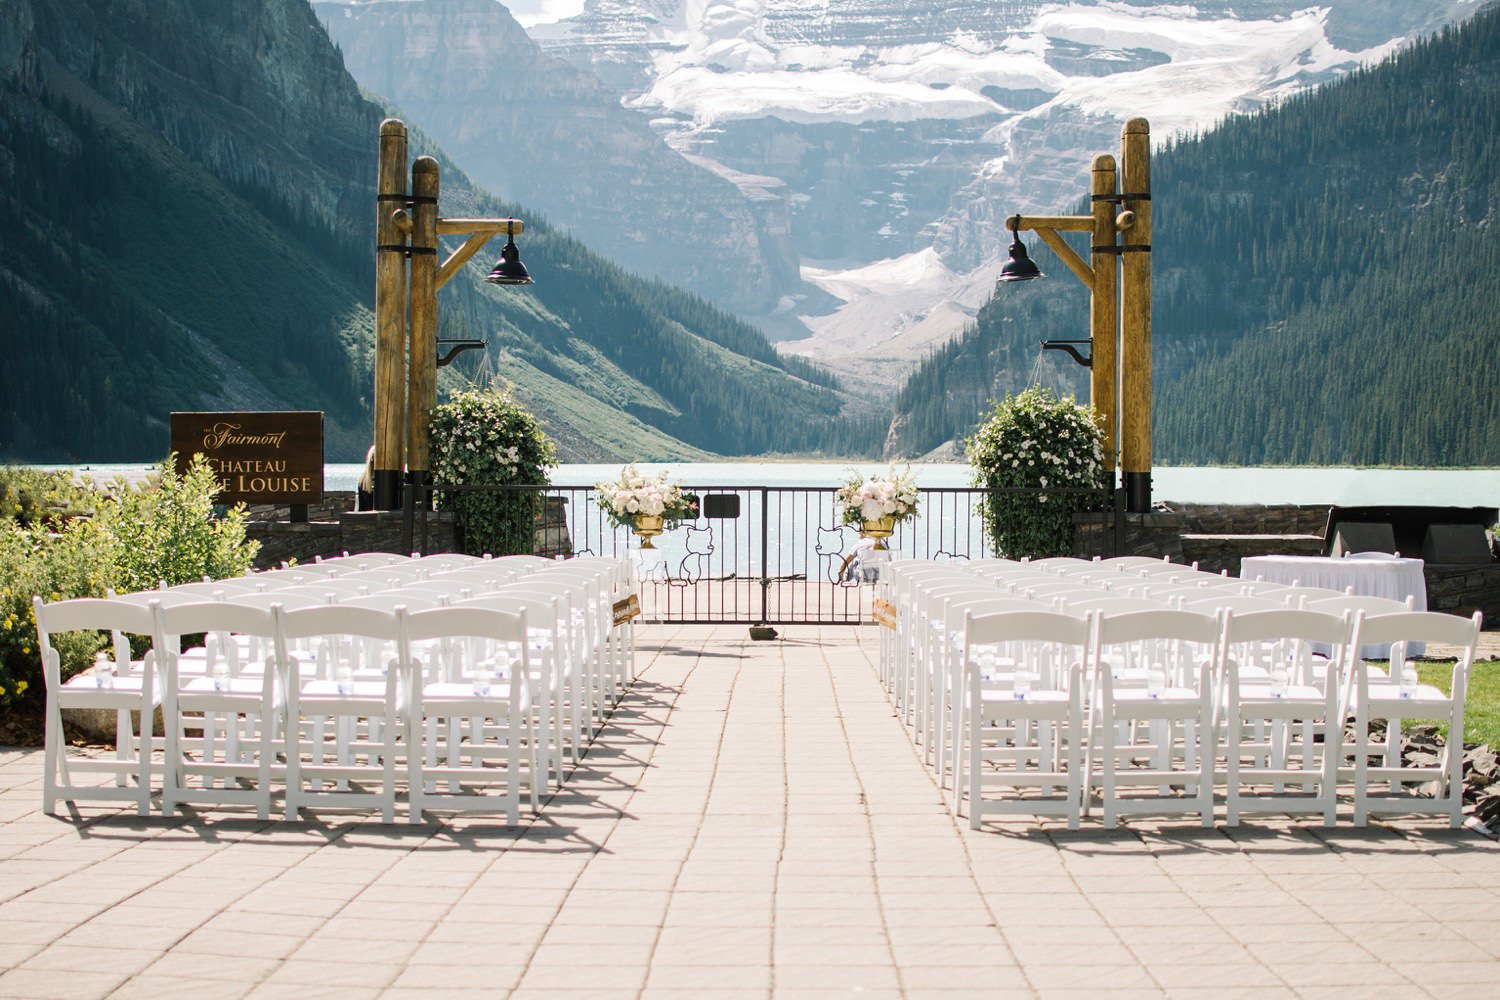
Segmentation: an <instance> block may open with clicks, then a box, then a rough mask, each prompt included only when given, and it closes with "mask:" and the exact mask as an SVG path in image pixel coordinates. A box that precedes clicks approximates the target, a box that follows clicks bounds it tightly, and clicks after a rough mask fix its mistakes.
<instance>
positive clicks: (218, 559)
mask: <svg viewBox="0 0 1500 1000" xmlns="http://www.w3.org/2000/svg"><path fill="white" fill-rule="evenodd" d="M217 489H218V480H217V479H216V478H215V476H214V471H213V469H212V468H211V467H210V466H209V464H208V462H207V461H206V460H205V459H204V458H203V456H201V455H197V456H194V458H193V462H192V464H191V465H190V466H189V467H188V469H187V471H186V472H184V473H182V474H181V475H178V474H177V472H176V471H175V470H174V469H173V466H172V462H171V460H170V459H168V460H167V461H165V462H163V463H161V465H160V466H159V467H158V469H157V471H156V473H155V474H153V476H152V477H151V479H150V480H149V481H147V482H146V483H143V484H142V485H141V486H139V487H135V488H130V487H124V488H118V489H116V490H115V491H114V493H113V494H112V495H111V496H110V497H109V498H108V499H106V500H105V502H103V503H102V504H100V505H99V513H98V515H97V516H96V518H95V520H96V521H97V522H98V524H99V527H100V529H101V531H102V532H103V534H104V535H105V536H106V537H107V538H108V539H109V543H110V546H111V548H112V551H111V553H110V563H111V573H110V585H111V586H112V587H114V589H115V590H117V591H119V592H121V593H125V592H128V591H132V590H147V589H149V588H151V587H155V586H157V585H158V584H160V583H161V582H162V581H166V583H167V585H168V586H171V585H173V584H178V583H189V582H191V581H193V580H201V579H203V578H204V577H205V576H206V577H209V578H210V579H214V580H222V579H224V578H225V577H229V576H241V575H243V574H244V572H245V571H246V570H248V569H249V568H250V567H251V565H252V564H253V563H254V561H255V553H256V552H257V551H258V550H259V548H260V543H259V542H247V541H245V508H244V505H243V504H240V505H236V506H235V507H232V508H230V510H229V511H227V512H226V513H225V514H223V515H222V516H220V517H215V516H214V493H215V491H216V490H217Z"/></svg>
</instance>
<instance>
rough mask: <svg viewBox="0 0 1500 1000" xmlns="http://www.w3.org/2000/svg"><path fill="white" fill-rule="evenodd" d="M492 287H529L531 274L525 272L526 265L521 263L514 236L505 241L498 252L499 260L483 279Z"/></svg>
mask: <svg viewBox="0 0 1500 1000" xmlns="http://www.w3.org/2000/svg"><path fill="white" fill-rule="evenodd" d="M484 280H485V281H488V282H489V283H490V284H492V285H529V284H531V283H532V282H531V272H529V271H527V270H526V265H525V264H522V263H521V251H520V249H519V248H518V247H517V246H516V238H515V236H514V235H512V236H511V237H510V239H508V240H506V242H505V246H504V247H502V248H501V250H500V260H499V261H498V262H496V264H495V269H494V270H493V271H491V272H490V273H489V276H488V277H486V278H485V279H484Z"/></svg>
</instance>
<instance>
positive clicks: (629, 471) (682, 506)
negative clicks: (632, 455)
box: [594, 462, 698, 528]
mask: <svg viewBox="0 0 1500 1000" xmlns="http://www.w3.org/2000/svg"><path fill="white" fill-rule="evenodd" d="M594 489H595V490H597V491H598V494H599V496H598V500H597V502H598V504H599V509H600V510H602V511H604V514H605V516H606V517H608V518H609V519H610V521H612V522H613V523H615V524H617V525H620V526H621V527H626V528H629V527H633V526H634V525H635V519H636V517H637V516H638V515H640V516H645V517H660V518H661V519H662V520H663V521H665V522H666V523H667V524H669V525H675V524H677V523H678V522H680V521H684V520H687V519H689V518H693V517H696V516H697V514H698V505H697V504H696V503H694V502H693V500H692V499H691V498H690V497H688V495H687V494H685V493H683V492H682V487H681V486H679V485H678V484H676V483H674V482H672V481H671V480H670V479H668V478H667V473H666V472H659V473H657V474H656V475H654V476H648V475H645V474H643V473H642V472H641V471H640V470H638V469H637V468H636V467H635V463H634V462H632V463H631V464H629V465H627V466H625V468H623V469H621V470H620V478H619V479H616V480H614V481H612V482H607V483H597V484H595V486H594Z"/></svg>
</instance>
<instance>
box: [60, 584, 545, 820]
mask: <svg viewBox="0 0 1500 1000" xmlns="http://www.w3.org/2000/svg"><path fill="white" fill-rule="evenodd" d="M447 610H451V609H432V611H419V612H413V611H409V610H407V609H405V608H403V609H400V610H398V611H394V612H393V611H386V610H377V609H372V608H355V607H349V606H314V607H307V608H299V609H296V610H292V611H287V610H284V608H283V607H282V606H281V605H279V604H277V605H275V606H273V607H271V608H261V607H255V606H252V605H241V604H235V603H228V602H221V601H207V602H196V603H174V604H171V605H170V606H167V605H166V604H164V603H163V602H152V603H151V604H150V605H148V606H142V605H140V604H138V603H131V602H122V601H111V600H92V599H83V600H75V601H65V602H58V603H55V604H51V605H43V604H42V603H41V602H40V601H38V602H37V605H36V613H37V621H38V633H39V641H40V643H41V649H42V660H43V664H44V669H45V670H46V671H47V675H48V676H47V679H48V705H47V742H46V749H45V754H44V756H45V765H46V776H45V781H44V808H45V809H46V810H47V811H48V812H53V811H55V807H56V801H57V800H58V799H59V798H62V799H65V800H69V801H72V800H77V799H83V798H94V799H106V800H118V799H128V800H132V801H135V802H136V804H137V808H138V810H139V811H141V812H142V813H144V812H146V811H147V810H149V805H150V796H151V788H152V781H151V753H150V739H149V731H146V730H144V727H145V726H149V725H150V723H149V721H145V722H143V732H142V733H140V734H138V736H137V738H136V739H135V740H134V741H133V743H131V744H127V745H125V746H122V750H123V749H125V748H126V747H127V746H128V749H129V750H130V751H131V753H130V754H129V756H128V757H127V759H124V760H114V761H99V760H95V759H90V758H83V759H80V760H71V759H69V755H68V754H67V751H66V747H65V746H64V744H63V742H62V739H61V712H62V710H64V709H74V708H106V709H111V708H112V709H116V710H122V711H126V712H128V711H130V710H132V709H135V710H140V709H142V708H143V707H144V706H146V705H150V704H153V703H154V700H153V698H154V696H153V693H152V685H153V684H154V682H155V680H156V678H157V673H158V672H157V670H156V669H154V666H153V665H152V664H151V663H150V660H151V659H152V658H153V657H154V653H153V654H148V669H146V670H144V671H143V672H142V673H141V674H140V676H139V678H138V680H137V679H133V678H120V679H119V681H120V683H119V684H118V686H111V687H102V686H98V685H91V684H89V683H87V678H79V679H78V680H80V681H82V683H70V684H63V683H61V678H60V660H59V657H58V654H57V651H56V649H55V648H54V646H53V643H52V641H51V638H52V636H53V635H55V634H58V633H60V632H68V631H78V630H95V629H109V630H111V631H115V632H118V633H120V634H125V635H139V636H149V637H151V638H153V640H154V643H155V649H167V648H170V643H169V642H168V641H167V636H169V635H178V634H185V633H188V632H198V631H202V632H209V633H213V632H221V631H229V632H234V633H237V634H245V635H254V636H257V637H258V638H260V639H263V640H265V645H264V648H266V649H269V650H272V651H273V652H274V655H273V657H272V659H273V660H274V661H275V662H274V665H272V666H270V667H268V668H267V669H264V670H262V671H260V672H259V673H258V674H256V675H253V676H251V675H247V676H245V677H243V678H238V677H237V678H231V679H229V680H228V682H227V683H226V682H225V680H224V679H222V678H219V677H212V678H211V677H205V676H199V677H197V678H193V679H189V680H188V681H187V683H186V684H182V683H180V682H179V678H178V676H177V671H176V662H175V661H176V657H174V656H171V655H170V654H169V655H167V656H165V657H163V658H162V659H163V661H164V662H163V663H161V666H163V667H164V668H165V669H164V671H163V676H164V677H165V679H166V681H167V684H166V686H165V688H164V691H165V698H164V701H165V704H164V708H165V709H166V711H167V713H168V714H169V715H171V716H178V715H180V713H182V712H187V711H194V712H202V713H204V714H205V715H211V714H223V715H228V714H232V715H235V716H237V717H239V716H244V717H246V718H248V719H253V720H255V721H254V724H253V725H249V726H247V729H246V731H247V732H253V733H255V735H256V745H255V746H254V747H253V748H249V749H250V750H251V751H252V752H250V753H248V754H246V755H244V756H240V755H239V754H237V753H236V754H226V755H224V756H222V757H219V758H215V759H213V760H201V761H198V762H196V763H194V764H193V765H191V769H192V770H194V771H195V772H196V773H198V774H200V775H203V776H211V777H212V778H213V779H216V780H222V781H223V782H224V787H212V786H211V785H210V786H205V787H200V788H196V789H193V788H190V787H188V786H187V785H186V784H185V783H184V781H183V779H184V777H185V776H186V771H187V770H188V766H187V765H186V764H185V760H184V758H183V756H182V755H181V752H180V750H181V748H180V739H179V738H180V735H181V730H180V728H179V727H177V726H176V725H173V724H170V723H169V728H168V731H167V746H168V753H167V756H166V759H165V765H164V772H165V774H164V776H163V786H164V788H163V808H164V809H165V810H166V811H167V812H168V813H169V814H170V813H171V812H173V811H174V810H175V809H176V807H177V806H178V805H179V804H180V803H181V802H183V801H206V802H217V803H227V802H244V803H249V804H254V805H256V806H257V809H258V811H259V813H260V815H261V816H262V817H264V816H266V815H267V814H268V811H269V807H270V806H269V802H270V798H269V789H270V781H271V773H272V769H273V768H275V769H276V770H277V771H278V773H280V774H282V775H284V777H285V781H286V789H287V791H286V795H287V814H288V817H289V818H292V817H295V816H296V815H297V813H298V810H300V808H302V807H303V806H304V805H307V804H317V803H327V804H333V805H370V806H375V807H378V808H380V809H381V811H382V815H383V816H384V818H385V819H386V820H387V821H390V820H391V819H392V810H393V809H394V790H395V783H394V780H393V779H394V774H395V767H396V764H397V759H398V750H397V743H396V741H397V739H398V735H399V726H398V715H400V714H401V713H402V712H403V711H404V710H406V708H408V707H410V706H415V707H416V708H417V709H419V710H420V708H421V705H422V700H421V697H422V692H423V691H429V692H430V693H432V694H433V695H434V696H435V697H440V699H447V700H448V701H450V702H452V701H456V702H457V703H461V704H458V705H457V707H456V708H455V707H454V706H452V705H450V706H449V708H450V709H452V710H453V711H454V712H456V711H457V709H458V708H464V709H473V708H482V707H485V706H486V705H487V704H488V703H487V702H483V703H482V700H481V701H476V700H475V699H478V698H479V695H478V694H477V692H473V691H471V694H470V697H468V698H457V699H454V698H453V697H452V692H451V690H448V689H445V688H442V687H441V685H442V684H443V683H444V682H443V681H441V680H439V681H436V682H434V681H432V680H431V678H428V677H426V676H425V675H424V673H423V672H422V671H421V670H414V669H412V668H411V667H410V666H409V665H403V662H402V660H401V658H402V657H409V656H410V650H411V649H412V648H413V641H422V640H431V639H435V638H436V637H437V636H441V635H451V634H454V633H443V632H434V633H432V634H430V635H429V634H428V633H426V632H422V631H420V630H419V631H418V632H416V633H414V634H413V635H412V637H411V638H410V639H403V638H402V635H401V634H400V633H399V631H397V630H396V627H395V624H394V623H396V622H397V621H398V619H399V618H400V617H401V616H406V615H411V616H412V620H413V621H416V620H422V621H441V620H443V619H442V617H441V615H438V616H437V617H433V618H424V617H422V616H427V615H432V614H433V613H434V612H444V611H447ZM477 611H482V612H484V613H488V614H493V615H505V612H502V611H499V610H495V609H471V610H470V617H471V619H472V616H473V615H474V613H475V612H477ZM509 617H510V618H512V619H514V620H515V621H518V622H521V623H523V628H522V630H521V631H520V632H519V633H516V634H515V635H512V633H509V632H508V633H506V636H508V637H509V638H507V639H506V641H508V642H513V643H514V645H515V649H516V650H517V655H518V656H519V659H520V662H521V664H522V667H521V669H520V672H519V673H518V674H517V675H515V676H526V674H527V670H528V667H527V664H529V653H528V649H527V646H528V643H527V642H526V641H525V638H526V633H525V631H524V621H525V616H524V613H522V614H520V615H510V616H509ZM335 634H337V635H339V636H342V637H344V638H346V639H351V640H364V641H365V642H366V643H367V644H369V645H370V648H375V649H379V650H385V649H387V648H389V647H390V646H391V645H392V644H396V648H397V649H398V651H399V653H398V657H397V661H396V662H395V666H397V667H399V668H401V669H397V670H392V669H389V668H388V669H387V670H386V671H385V675H384V677H383V678H382V679H381V680H380V681H355V682H353V683H352V684H346V683H342V682H336V681H330V680H327V679H326V678H324V677H318V678H309V679H307V680H306V681H305V682H304V681H303V678H302V673H303V670H304V667H303V663H304V662H306V661H305V660H303V659H302V658H301V657H299V656H297V655H295V654H292V653H290V649H292V648H293V646H294V645H295V644H296V643H297V641H298V640H309V639H314V638H324V639H326V638H327V637H329V636H330V635H335ZM490 638H495V637H494V636H491V637H490ZM357 646H358V644H357V643H355V644H352V645H350V646H349V647H347V648H348V649H349V650H355V649H357ZM324 648H326V647H324ZM407 662H409V661H407ZM407 676H411V677H412V678H413V681H412V686H410V688H409V689H408V690H406V692H405V698H406V701H405V703H404V704H403V687H404V686H403V685H402V684H401V683H400V682H401V679H402V678H403V677H407ZM434 683H436V684H438V685H440V686H439V687H438V688H433V687H432V684H434ZM507 689H508V691H510V692H513V693H514V694H515V696H517V697H519V696H521V695H522V694H523V693H524V690H525V686H524V685H516V684H510V685H508V686H507ZM417 715H418V716H420V715H421V712H420V711H418V713H417ZM141 717H142V719H143V720H149V719H150V717H151V713H150V711H149V710H146V711H141ZM325 717H333V718H338V719H345V720H354V721H358V720H360V719H375V718H377V717H378V718H379V719H380V721H381V722H382V725H381V726H380V727H378V728H374V727H372V728H371V729H370V730H369V736H368V737H367V738H366V739H365V740H364V741H362V742H360V743H358V744H356V745H353V746H341V747H340V748H339V752H338V760H337V761H335V762H334V763H327V762H326V760H324V759H323V756H322V748H321V747H320V746H316V745H311V744H309V743H308V741H307V740H306V739H305V738H304V736H303V731H304V730H303V725H302V723H303V721H304V720H305V719H307V718H313V719H317V718H325ZM507 717H508V718H510V719H512V720H515V719H516V718H517V716H516V715H515V711H514V709H507ZM523 721H528V722H529V717H528V719H527V720H523ZM491 728H493V726H491ZM511 739H512V740H519V737H517V736H514V735H513V736H512V737H511ZM407 742H408V743H409V742H410V737H409V736H408V737H407ZM524 745H525V748H526V749H527V750H528V752H530V753H531V754H533V755H534V754H535V751H536V741H535V739H534V738H533V739H528V740H526V741H525V744H524ZM521 746H522V744H521V743H519V742H516V743H515V744H514V747H515V748H519V747H521ZM351 751H352V756H354V757H356V758H357V757H359V756H361V755H363V756H364V758H365V762H364V763H358V762H356V761H352V760H350V759H348V758H349V757H350V756H351ZM278 754H280V755H281V756H282V757H284V759H285V763H284V764H282V763H280V762H279V759H278ZM412 756H415V757H417V758H421V759H420V760H409V761H408V764H409V767H410V768H411V771H412V773H413V774H414V775H415V774H417V773H419V772H421V771H422V768H423V766H424V765H425V762H426V758H425V757H424V756H423V755H422V754H415V755H412ZM247 761H248V762H247ZM450 763H451V761H450ZM79 771H90V772H99V771H103V772H105V773H108V774H113V775H116V776H117V777H123V778H129V779H133V781H134V784H133V785H131V784H129V783H127V784H126V785H125V786H124V787H120V786H119V785H118V784H117V785H116V786H113V787H108V786H107V787H102V788H100V787H93V786H88V785H80V784H78V783H77V782H76V781H75V780H74V774H75V773H76V772H79ZM539 773H540V772H539V769H538V764H537V763H536V762H535V761H533V762H532V763H531V764H530V767H529V777H528V782H529V786H530V788H531V792H532V794H533V795H534V794H535V785H536V780H537V775H538V774H539ZM439 776H440V777H441V776H442V775H439ZM351 780H352V781H366V782H368V783H370V784H373V785H374V786H375V790H374V791H357V792H349V791H346V790H344V786H346V785H347V783H348V782H349V781H351ZM512 780H513V779H512ZM319 782H324V783H337V785H338V786H339V790H337V791H325V790H321V789H319V788H318V784H319ZM429 783H430V780H429ZM424 787H425V786H424ZM513 805H514V800H510V801H509V803H508V805H507V809H508V816H509V818H510V821H511V822H514V821H515V814H514V808H513ZM419 816H420V806H419V807H418V812H417V814H416V817H414V818H419Z"/></svg>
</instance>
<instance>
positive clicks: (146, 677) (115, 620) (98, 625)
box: [31, 597, 160, 816]
mask: <svg viewBox="0 0 1500 1000" xmlns="http://www.w3.org/2000/svg"><path fill="white" fill-rule="evenodd" d="M31 603H32V609H33V611H34V612H35V616H36V631H37V649H38V651H39V652H40V653H41V659H42V676H43V678H44V679H45V681H46V684H47V707H46V717H45V723H44V734H45V736H44V739H45V744H44V751H43V766H44V768H45V773H44V775H43V778H42V809H43V811H44V812H46V813H47V814H48V815H53V814H55V813H56V811H57V800H58V799H62V800H63V801H64V802H78V801H82V800H88V799H92V800H101V801H114V802H119V801H125V802H134V803H135V804H136V811H137V813H139V814H140V815H142V816H144V815H146V814H147V813H149V812H150V811H151V757H152V744H153V732H152V730H153V728H154V727H153V721H152V720H153V718H154V716H155V714H156V706H157V704H158V703H159V701H160V695H159V688H158V687H157V684H156V665H155V653H154V651H148V652H147V653H146V655H145V657H144V658H142V659H141V660H140V661H138V662H137V661H134V660H132V659H131V655H130V638H129V637H130V636H143V637H148V638H149V637H150V636H151V635H152V634H153V631H154V630H153V622H152V611H151V608H150V607H149V606H148V607H142V606H141V605H139V604H132V603H127V602H123V601H111V600H100V599H98V598H86V597H85V598H76V599H74V600H69V601H59V602H56V603H54V604H44V603H43V602H42V599H41V598H40V597H33V598H32V602H31ZM92 631H108V632H110V633H111V642H110V644H109V646H108V647H107V651H106V652H100V653H99V654H98V655H97V657H96V658H95V661H94V667H93V669H92V670H84V671H83V672H81V673H78V674H75V675H74V676H73V677H71V678H69V679H68V680H67V681H66V682H64V681H63V679H62V655H61V653H59V652H58V650H57V648H56V647H55V646H54V645H53V643H52V637H53V636H54V635H58V634H59V633H63V632H92ZM69 709H94V710H99V711H106V712H109V711H112V712H114V713H115V757H114V759H113V760H103V759H99V758H96V757H83V756H79V757H75V756H73V755H72V754H70V753H68V746H67V743H66V741H65V740H64V739H63V728H62V713H63V712H64V711H66V710H69ZM132 713H139V718H140V724H139V726H137V725H136V724H135V723H134V722H133V721H132V720H133V716H132ZM81 774H105V775H110V776H112V777H114V779H115V782H114V784H113V785H104V786H101V785H80V784H78V783H77V782H76V781H75V775H81ZM132 781H134V785H133V786H132V785H131V782H132Z"/></svg>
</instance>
